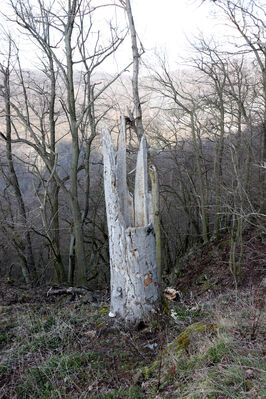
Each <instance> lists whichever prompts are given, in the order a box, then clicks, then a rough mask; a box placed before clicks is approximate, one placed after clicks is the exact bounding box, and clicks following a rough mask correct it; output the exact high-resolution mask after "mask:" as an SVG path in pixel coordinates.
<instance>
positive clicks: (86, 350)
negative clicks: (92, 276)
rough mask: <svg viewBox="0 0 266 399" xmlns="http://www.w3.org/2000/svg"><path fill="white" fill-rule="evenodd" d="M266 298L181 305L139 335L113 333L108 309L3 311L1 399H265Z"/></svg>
mask: <svg viewBox="0 0 266 399" xmlns="http://www.w3.org/2000/svg"><path fill="white" fill-rule="evenodd" d="M263 294H264V293H263V292H262V290H252V289H249V290H245V291H242V292H236V291H227V292H226V293H224V294H221V295H219V296H216V297H212V296H209V297H208V296H205V298H202V297H200V298H201V299H200V301H197V302H195V300H193V299H191V300H190V301H186V302H183V303H175V304H172V307H171V313H172V316H173V317H170V318H167V317H165V316H162V315H159V316H158V318H156V319H154V320H150V321H149V323H147V325H146V326H145V328H144V329H143V330H141V331H134V332H126V331H123V330H122V329H120V328H113V327H111V326H110V324H109V321H108V316H107V314H108V307H107V305H104V304H100V305H97V306H95V305H85V304H81V303H80V302H79V301H78V300H77V301H76V302H75V301H74V302H70V303H69V302H67V299H66V298H63V299H62V300H59V301H58V300H54V302H50V303H47V302H46V300H45V299H41V296H40V295H39V296H38V297H36V300H35V301H34V298H33V300H31V302H30V303H16V304H11V305H6V306H2V307H1V322H0V351H1V352H0V353H1V357H0V398H1V399H12V398H19V399H24V398H25V399H29V398H32V399H38V398H40V399H41V398H42V399H43V398H51V399H52V398H63V399H67V398H80V399H82V398H88V399H96V398H98V399H100V398H102V399H104V398H115V399H119V398H126V399H139V398H157V399H159V398H160V399H164V398H171V399H175V398H184V399H185V398H187V399H188V398H190V399H201V398H202V399H207V398H208V399H220V398H221V399H222V398H228V399H244V398H256V399H259V398H263V397H265V396H266V395H265V394H266V392H265V369H263V366H264V364H263V362H264V360H265V359H264V356H265V352H263V338H264V336H263V333H264V331H265V325H263V320H264V319H263Z"/></svg>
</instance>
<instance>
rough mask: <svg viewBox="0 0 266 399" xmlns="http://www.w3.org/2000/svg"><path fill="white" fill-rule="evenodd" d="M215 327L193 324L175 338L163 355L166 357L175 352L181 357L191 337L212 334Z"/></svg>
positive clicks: (214, 325) (199, 323) (213, 325)
mask: <svg viewBox="0 0 266 399" xmlns="http://www.w3.org/2000/svg"><path fill="white" fill-rule="evenodd" d="M217 327H218V326H217V324H215V323H209V324H203V323H201V322H198V323H193V324H191V325H190V326H188V327H187V328H186V329H185V330H184V331H183V332H182V333H181V334H180V335H179V336H178V337H177V338H175V340H174V341H173V342H172V343H171V344H170V345H168V347H167V348H166V349H165V350H164V353H163V354H164V355H167V354H168V353H170V352H175V353H176V354H178V355H181V354H182V353H183V352H184V351H186V350H187V349H188V346H189V345H190V343H191V340H192V336H193V335H195V334H197V333H202V332H207V333H213V332H215V331H216V330H217Z"/></svg>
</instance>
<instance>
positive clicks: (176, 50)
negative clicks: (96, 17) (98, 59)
mask: <svg viewBox="0 0 266 399" xmlns="http://www.w3.org/2000/svg"><path fill="white" fill-rule="evenodd" d="M31 1H33V2H34V0H31ZM103 1H104V0H97V1H96V3H97V2H98V4H99V3H100V2H103ZM7 3H8V0H1V10H4V9H5V8H6V4H7ZM131 4H132V10H133V14H134V19H135V24H136V29H137V32H138V35H139V37H140V39H141V41H142V43H143V46H144V48H145V50H146V57H147V58H148V57H149V56H150V57H152V54H153V52H154V50H157V52H160V53H164V52H165V53H167V55H168V58H169V62H170V65H174V64H175V62H177V61H178V58H179V56H184V55H185V54H186V51H188V48H189V45H188V41H187V38H188V39H190V40H193V37H194V36H197V34H198V32H199V31H202V32H203V33H204V34H205V35H212V34H213V33H216V34H217V35H218V34H219V32H221V26H222V21H221V20H220V19H216V20H215V18H214V17H213V15H212V16H211V14H212V10H213V9H214V7H213V6H212V5H211V4H210V3H209V2H208V1H206V2H204V3H203V4H201V1H200V0H131ZM112 13H113V11H112V9H111V8H110V7H104V8H103V9H102V11H101V14H100V15H101V17H102V18H103V19H104V20H105V21H107V20H108V19H109V18H114V14H112ZM116 18H117V21H118V23H119V24H123V23H124V22H125V15H124V14H123V13H122V12H121V11H119V10H118V12H117V13H116ZM0 21H2V24H3V21H4V20H3V18H0ZM4 25H5V22H4ZM5 26H6V25H5ZM222 29H224V27H223V28H222ZM20 46H21V49H22V51H21V56H22V62H23V65H24V66H25V67H27V68H28V67H31V66H32V65H33V64H34V52H33V51H32V50H31V49H32V48H33V46H32V44H31V43H30V41H29V40H27V41H26V42H25V41H24V42H23V40H22V37H21V35H20ZM130 57H131V46H130V43H129V42H127V43H125V45H124V46H123V48H122V49H121V51H120V52H118V53H117V54H116V56H115V60H114V61H115V62H110V61H109V63H108V64H105V66H104V68H106V69H108V71H109V72H114V71H115V70H116V69H117V68H118V69H119V68H121V67H122V66H123V65H126V64H127V63H128V60H130Z"/></svg>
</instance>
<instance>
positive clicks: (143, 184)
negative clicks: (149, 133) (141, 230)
mask: <svg viewBox="0 0 266 399" xmlns="http://www.w3.org/2000/svg"><path fill="white" fill-rule="evenodd" d="M134 206H135V226H136V227H138V226H139V227H140V226H147V224H148V223H149V215H148V172H147V142H146V138H145V136H142V138H141V142H140V147H139V152H138V158H137V167H136V180H135V197H134Z"/></svg>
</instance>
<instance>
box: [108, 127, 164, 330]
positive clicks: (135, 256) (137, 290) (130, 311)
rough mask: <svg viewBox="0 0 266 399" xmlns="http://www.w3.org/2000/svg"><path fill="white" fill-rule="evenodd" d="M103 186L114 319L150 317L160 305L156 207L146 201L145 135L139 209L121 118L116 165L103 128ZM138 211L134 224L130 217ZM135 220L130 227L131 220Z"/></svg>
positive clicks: (128, 320) (139, 170) (139, 175)
mask: <svg viewBox="0 0 266 399" xmlns="http://www.w3.org/2000/svg"><path fill="white" fill-rule="evenodd" d="M103 157H104V188H105V202H106V213H107V223H108V232H109V253H110V266H111V306H110V314H109V315H110V317H115V316H120V317H121V318H122V319H123V320H124V321H125V323H126V324H129V325H131V324H133V325H136V324H138V323H139V322H140V321H142V320H145V319H147V317H149V316H150V315H151V314H152V313H154V312H155V311H156V309H157V307H158V306H159V302H160V295H159V282H158V272H157V265H156V249H155V234H154V229H153V225H152V223H150V221H151V219H152V208H151V207H150V206H149V201H148V196H149V195H148V184H147V179H148V177H147V146H146V139H145V136H143V137H142V139H141V144H140V150H139V153H138V160H137V171H136V184H135V207H134V208H135V210H133V209H132V201H131V197H130V194H129V192H128V187H127V182H126V176H127V174H126V147H125V125H124V123H123V122H122V126H121V132H120V140H119V149H118V154H117V163H116V162H115V154H114V149H113V145H112V142H111V136H110V134H109V132H108V130H105V129H104V130H103ZM132 214H133V215H134V224H135V226H132V223H133V220H132V217H131V215H132ZM129 222H130V223H131V225H130V226H128V223H129Z"/></svg>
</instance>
